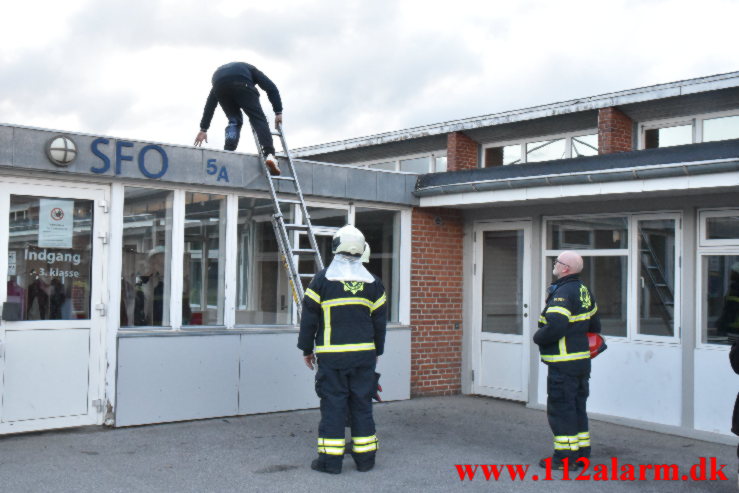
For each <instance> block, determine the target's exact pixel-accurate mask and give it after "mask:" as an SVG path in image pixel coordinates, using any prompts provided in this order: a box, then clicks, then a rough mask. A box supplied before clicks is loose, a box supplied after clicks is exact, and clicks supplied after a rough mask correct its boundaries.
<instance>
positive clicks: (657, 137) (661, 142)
mask: <svg viewBox="0 0 739 493" xmlns="http://www.w3.org/2000/svg"><path fill="white" fill-rule="evenodd" d="M692 143H693V125H692V124H688V125H676V126H674V127H663V128H653V129H650V130H645V131H644V148H645V149H655V148H657V147H671V146H679V145H684V144H692Z"/></svg>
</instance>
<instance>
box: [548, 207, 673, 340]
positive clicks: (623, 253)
mask: <svg viewBox="0 0 739 493" xmlns="http://www.w3.org/2000/svg"><path fill="white" fill-rule="evenodd" d="M575 218H580V219H599V218H625V219H626V226H627V234H628V240H627V244H626V247H625V248H608V249H606V248H602V249H591V250H585V249H576V251H577V252H578V253H579V254H580V255H581V256H582V257H583V258H586V257H626V276H627V278H626V280H625V282H626V299H625V303H626V317H625V321H626V335H624V336H614V335H609V336H607V337H608V338H617V339H618V340H622V341H627V342H649V343H658V344H666V345H679V344H680V342H681V339H682V334H681V323H680V317H681V311H680V304H681V303H680V300H681V299H682V292H681V290H680V287H681V284H682V283H681V279H682V262H681V257H682V244H681V237H682V214H681V213H680V212H679V211H664V212H654V213H651V212H650V213H626V214H583V215H576V216H575V215H568V216H562V215H559V216H544V217H542V222H541V228H542V229H541V251H542V254H541V262H542V266H541V275H542V280H543V281H544V282H542V285H541V286H540V289H541V291H540V296H541V300H542V307H543V306H544V300H545V299H546V290H547V286H548V285H549V283H550V281H548V280H550V279H552V275H551V265H550V263H549V262H547V261H546V260H547V259H548V258H549V257H555V258H556V257H557V256H558V255H559V254H560V253H562V252H563V251H565V250H567V248H560V249H549V248H547V228H548V225H549V223H550V222H551V221H558V220H570V221H571V220H573V219H575ZM655 219H672V220H675V272H674V279H675V281H674V284H675V292H674V310H673V335H672V336H658V335H651V334H640V333H639V306H638V304H637V301H638V292H637V290H638V285H637V284H638V277H639V276H638V274H639V261H638V255H637V253H638V242H637V241H636V238H637V231H638V222H639V221H643V220H655ZM594 294H595V297H596V300H598V299H599V298H598V293H594Z"/></svg>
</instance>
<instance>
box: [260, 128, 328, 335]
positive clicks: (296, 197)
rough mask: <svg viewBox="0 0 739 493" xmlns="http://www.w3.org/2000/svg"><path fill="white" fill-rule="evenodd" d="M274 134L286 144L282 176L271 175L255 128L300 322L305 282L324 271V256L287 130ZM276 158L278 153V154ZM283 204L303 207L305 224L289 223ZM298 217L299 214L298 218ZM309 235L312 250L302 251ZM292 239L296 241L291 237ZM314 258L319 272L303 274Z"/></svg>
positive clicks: (274, 132)
mask: <svg viewBox="0 0 739 493" xmlns="http://www.w3.org/2000/svg"><path fill="white" fill-rule="evenodd" d="M270 132H271V133H272V135H274V136H277V137H279V138H280V142H281V143H282V150H283V153H284V158H285V159H283V160H282V163H281V164H283V165H284V164H285V163H287V169H284V166H283V169H281V171H282V174H281V175H279V176H273V175H272V174H270V172H269V168H268V167H267V163H266V161H265V159H264V154H263V153H262V146H261V145H260V144H259V137H258V136H257V133H256V132H255V131H254V129H253V128H252V134H253V135H254V142H255V143H256V145H257V150H258V154H259V162H260V163H261V164H262V169H263V170H264V174H265V175H266V176H267V184H268V186H269V195H270V197H271V198H272V207H273V210H274V213H273V214H272V228H273V229H274V232H275V238H276V239H277V248H278V249H279V252H280V253H279V255H280V260H281V263H282V265H283V267H285V270H286V271H287V276H288V281H289V283H290V288H291V290H292V295H293V300H294V301H295V306H296V310H297V312H296V313H297V319H298V322H299V321H300V315H301V313H300V310H301V308H302V302H303V296H304V295H305V290H304V289H303V280H306V282H310V280H311V279H312V278H313V276H314V275H315V274H316V273H318V271H320V270H322V269H323V259H321V253H320V252H319V250H318V243H317V242H316V237H315V235H314V234H313V227H312V225H311V222H310V215H309V214H308V208H307V207H306V205H305V200H304V199H303V191H302V190H301V188H300V183H299V182H298V175H297V173H296V172H295V165H294V163H293V159H292V156H291V155H290V150H289V149H288V147H287V141H286V140H285V131H284V129H283V127H282V125H280V126H279V127H277V130H276V131H272V130H270ZM275 156H276V154H275ZM282 204H284V205H287V207H288V208H289V207H290V206H292V205H297V206H299V207H300V214H299V215H300V216H301V217H302V222H298V221H294V222H292V223H288V222H286V221H285V215H284V214H283V212H282V206H281V205H282ZM296 215H297V214H296ZM294 216H295V215H294ZM302 233H305V234H306V236H307V237H308V243H309V246H310V247H309V248H300V235H301V234H302ZM291 236H292V238H291ZM291 240H292V241H291ZM309 255H312V256H313V259H314V267H315V268H316V270H315V272H304V273H302V272H300V271H299V266H300V257H301V256H309Z"/></svg>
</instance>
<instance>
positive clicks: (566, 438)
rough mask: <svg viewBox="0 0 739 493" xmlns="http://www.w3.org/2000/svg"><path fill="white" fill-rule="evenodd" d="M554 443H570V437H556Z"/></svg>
mask: <svg viewBox="0 0 739 493" xmlns="http://www.w3.org/2000/svg"><path fill="white" fill-rule="evenodd" d="M554 441H555V442H564V443H569V441H570V437H569V436H555V437H554Z"/></svg>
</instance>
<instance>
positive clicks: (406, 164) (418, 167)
mask: <svg viewBox="0 0 739 493" xmlns="http://www.w3.org/2000/svg"><path fill="white" fill-rule="evenodd" d="M430 167H431V157H430V156H426V157H417V158H413V159H401V160H400V171H406V172H408V173H428V172H429V171H430Z"/></svg>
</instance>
